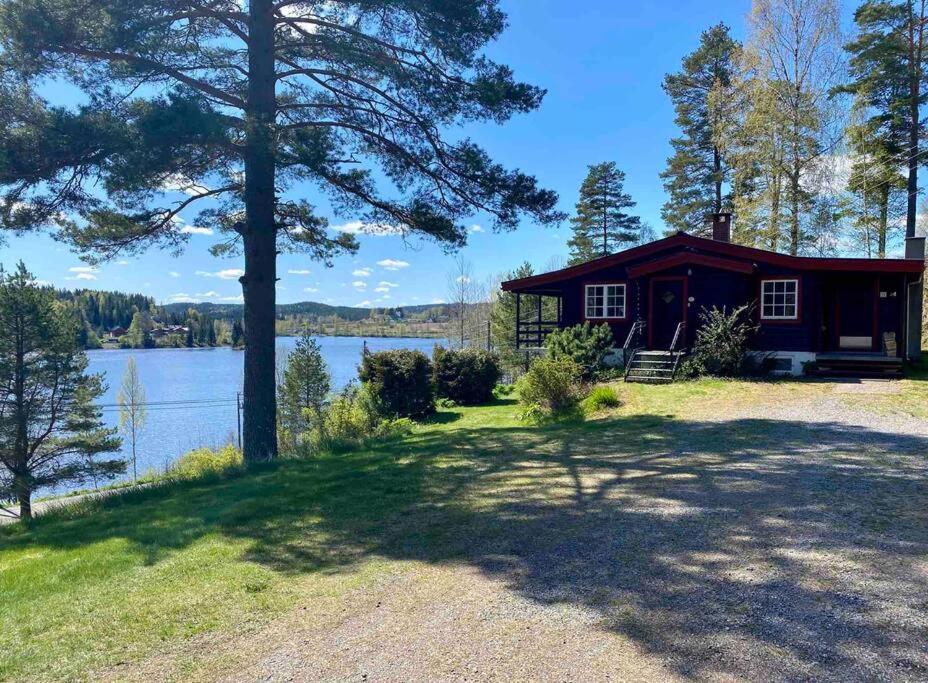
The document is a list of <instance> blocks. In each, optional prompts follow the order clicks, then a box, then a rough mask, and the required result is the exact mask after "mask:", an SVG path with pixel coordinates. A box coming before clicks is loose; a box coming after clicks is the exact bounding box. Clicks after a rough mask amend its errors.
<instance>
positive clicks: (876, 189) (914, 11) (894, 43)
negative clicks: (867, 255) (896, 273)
mask: <svg viewBox="0 0 928 683" xmlns="http://www.w3.org/2000/svg"><path fill="white" fill-rule="evenodd" d="M926 21H928V3H926V2H925V0H903V2H887V1H885V0H877V1H867V2H864V3H863V4H862V5H860V7H858V8H857V10H856V11H855V12H854V22H855V24H856V25H857V35H856V36H855V37H854V40H852V41H851V42H850V43H848V44H847V46H846V48H845V49H846V50H847V51H848V53H849V54H850V57H851V59H850V76H851V80H850V83H848V84H847V85H846V86H845V87H844V88H842V90H844V91H845V92H849V93H851V94H853V95H854V106H855V109H856V111H857V113H858V115H859V116H860V117H861V119H862V120H861V121H860V122H859V123H857V124H856V125H854V126H852V127H851V128H850V130H849V139H850V141H851V143H852V148H853V151H854V152H855V154H856V156H857V159H858V161H857V163H856V164H855V168H854V172H853V174H852V176H851V182H850V187H849V189H850V190H851V191H852V192H853V193H854V194H855V196H856V199H857V202H856V205H855V218H856V220H857V223H858V225H859V226H862V227H863V228H864V229H865V230H866V231H867V236H868V237H869V235H870V234H871V233H872V234H873V235H874V236H875V238H876V243H877V244H876V249H875V251H876V253H878V254H879V255H880V256H881V257H882V256H885V254H886V240H887V232H888V230H889V215H890V213H891V211H890V207H891V204H892V203H893V202H894V201H899V200H900V199H903V200H904V201H905V205H906V235H907V236H909V237H911V236H913V235H914V234H915V222H916V215H917V201H918V196H917V195H918V168H919V166H921V165H923V164H924V162H925V158H924V155H922V154H921V153H920V151H919V144H920V140H921V135H922V125H923V124H922V118H921V106H922V100H923V99H924V96H923V94H922V93H923V92H924V91H925V85H926V83H925V78H926V75H925V68H924V66H925V64H924V62H925V29H926ZM900 168H906V169H907V173H906V175H904V176H903V175H902V174H901V173H900V172H899V169H900Z"/></svg>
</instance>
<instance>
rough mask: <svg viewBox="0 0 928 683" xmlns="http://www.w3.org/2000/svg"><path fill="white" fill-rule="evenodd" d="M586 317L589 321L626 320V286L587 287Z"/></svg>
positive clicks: (604, 285)
mask: <svg viewBox="0 0 928 683" xmlns="http://www.w3.org/2000/svg"><path fill="white" fill-rule="evenodd" d="M586 317H587V319H594V318H624V317H625V285H624V284H621V285H620V284H614V285H608V284H603V285H587V286H586Z"/></svg>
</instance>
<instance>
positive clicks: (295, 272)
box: [287, 268, 310, 275]
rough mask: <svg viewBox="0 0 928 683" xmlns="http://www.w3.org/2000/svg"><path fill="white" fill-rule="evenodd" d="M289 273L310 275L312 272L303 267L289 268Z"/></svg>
mask: <svg viewBox="0 0 928 683" xmlns="http://www.w3.org/2000/svg"><path fill="white" fill-rule="evenodd" d="M287 274H288V275H309V274H310V272H309V271H308V270H306V269H305V268H301V269H299V270H288V271H287Z"/></svg>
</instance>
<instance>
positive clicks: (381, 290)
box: [374, 287, 390, 293]
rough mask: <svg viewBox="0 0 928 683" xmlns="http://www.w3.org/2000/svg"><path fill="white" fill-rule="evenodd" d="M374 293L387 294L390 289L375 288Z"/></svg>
mask: <svg viewBox="0 0 928 683" xmlns="http://www.w3.org/2000/svg"><path fill="white" fill-rule="evenodd" d="M374 291H375V292H380V293H384V292H389V291H390V288H389V287H375V288H374Z"/></svg>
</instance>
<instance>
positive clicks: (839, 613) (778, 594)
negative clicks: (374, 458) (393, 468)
mask: <svg viewBox="0 0 928 683" xmlns="http://www.w3.org/2000/svg"><path fill="white" fill-rule="evenodd" d="M778 392H779V393H778ZM784 392H785V393H784ZM859 393H862V394H864V395H859V396H858V395H853V396H850V397H849V396H848V395H846V392H843V391H840V390H835V391H829V392H825V393H822V394H816V393H815V392H805V391H804V390H801V391H799V392H793V391H792V390H791V389H784V390H782V391H781V390H771V396H770V397H769V399H768V400H764V401H751V402H745V403H744V404H743V405H731V403H730V402H729V403H726V404H725V405H720V404H717V403H713V402H711V401H708V402H705V403H703V404H700V403H699V402H697V405H695V406H693V407H691V408H688V409H684V408H682V407H681V414H677V415H676V416H675V417H669V416H660V415H626V416H624V417H623V418H622V419H618V420H604V421H602V423H601V424H598V425H597V426H596V427H594V428H591V429H585V430H583V431H582V432H580V433H575V432H574V431H572V430H571V429H570V428H564V429H563V430H560V431H554V432H548V433H545V434H544V435H537V436H534V435H533V433H532V432H531V431H530V430H516V431H513V432H511V433H506V432H505V430H502V431H500V433H494V434H491V433H490V432H489V431H488V430H480V429H470V430H467V429H462V430H460V432H459V433H458V436H459V438H457V439H455V443H452V444H448V448H454V449H458V450H459V451H460V452H462V453H464V454H470V453H471V452H473V468H474V470H475V472H474V474H473V476H472V477H470V478H468V479H467V480H466V482H465V483H464V484H462V486H461V487H460V488H459V489H458V490H456V491H455V492H454V495H441V496H438V495H437V496H435V497H432V498H427V499H425V500H424V502H423V503H422V504H421V506H419V508H418V509H416V510H414V511H410V514H409V515H407V516H404V518H403V519H401V520H397V522H396V524H395V526H394V527H392V532H391V533H390V534H385V535H383V536H382V537H380V538H378V539H377V543H376V548H375V549H374V550H373V552H374V553H375V554H376V555H377V556H378V557H380V558H382V560H383V561H389V562H391V563H394V569H393V571H392V572H390V573H389V574H388V575H386V576H385V577H382V578H380V579H378V580H377V581H374V582H373V583H368V584H365V585H361V586H359V587H358V588H357V589H356V590H354V591H352V592H351V593H350V594H349V595H348V596H347V597H346V596H345V595H344V594H340V595H338V596H331V595H325V594H324V593H320V594H319V595H318V596H316V598H314V599H313V600H310V601H307V602H306V603H305V604H304V605H302V606H301V607H300V608H299V609H297V610H295V611H293V612H292V613H290V614H288V615H287V616H285V617H284V618H281V619H278V620H276V621H274V622H273V623H271V624H270V625H268V626H264V627H261V628H259V629H258V630H256V631H255V632H252V633H249V634H247V636H242V637H238V638H235V639H231V640H227V641H218V642H209V643H205V642H200V643H197V644H195V646H194V647H195V648H196V649H200V650H201V651H202V649H208V650H210V651H212V652H214V653H215V660H216V661H217V662H222V665H218V664H217V665H216V668H214V669H210V670H205V671H203V670H201V672H200V675H201V676H203V677H205V678H226V679H228V680H235V681H241V680H273V681H287V680H302V681H316V680H351V681H365V680H366V681H411V680H436V681H476V680H480V681H484V680H492V681H504V680H507V681H508V680H544V681H588V680H597V681H598V680H628V681H670V680H712V681H715V680H753V681H771V680H790V681H796V680H816V681H820V680H829V681H848V680H902V681H905V680H912V681H915V680H928V523H926V522H928V513H926V511H928V486H926V462H928V460H926V454H928V427H926V425H925V424H924V423H923V422H922V421H920V420H917V419H914V418H907V417H902V416H895V417H887V416H881V415H877V414H876V413H870V412H867V410H865V409H864V408H866V401H867V399H868V397H867V395H866V392H859ZM857 401H861V402H862V403H855V402H857ZM855 405H857V406H859V408H855V407H854V406H855ZM444 438H446V439H447V433H446V434H445V435H444ZM515 439H518V440H519V448H518V449H513V448H511V444H512V443H514V441H513V440H515ZM488 442H489V446H488ZM488 447H489V449H490V450H491V452H492V454H493V455H492V457H487V455H486V451H487V448H488ZM478 448H479V449H480V454H479V455H478V454H477V449H478ZM514 453H515V454H514ZM465 500H466V501H468V503H467V504H465V503H464V502H463V501H465ZM423 539H424V540H423ZM150 664H151V666H150V667H149V668H148V669H147V670H142V671H140V672H138V677H139V678H148V677H150V676H151V674H152V673H153V672H154V671H156V670H158V667H157V662H152V663H150Z"/></svg>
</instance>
